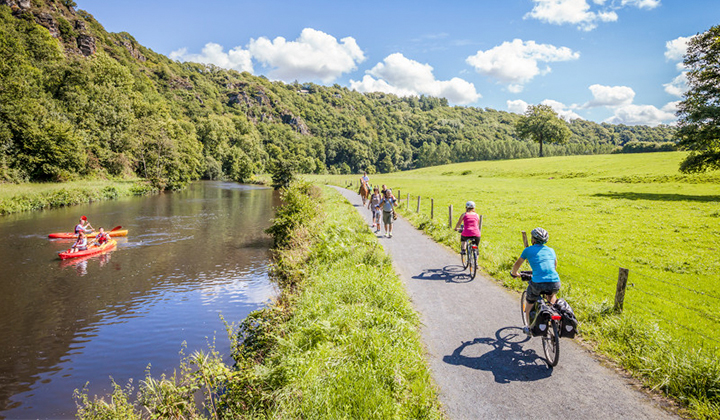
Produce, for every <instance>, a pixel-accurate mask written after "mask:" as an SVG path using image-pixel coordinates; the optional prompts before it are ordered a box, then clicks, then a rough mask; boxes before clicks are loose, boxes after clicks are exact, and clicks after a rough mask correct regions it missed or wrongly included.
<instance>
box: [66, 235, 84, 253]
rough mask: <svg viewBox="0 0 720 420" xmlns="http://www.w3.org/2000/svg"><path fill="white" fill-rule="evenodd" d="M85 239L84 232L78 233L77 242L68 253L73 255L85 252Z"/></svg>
mask: <svg viewBox="0 0 720 420" xmlns="http://www.w3.org/2000/svg"><path fill="white" fill-rule="evenodd" d="M87 244H88V243H87V237H86V236H85V232H83V231H80V233H78V238H77V241H75V243H74V244H73V246H72V247H71V248H70V253H71V254H74V253H76V252H78V251H85V250H86V249H87Z"/></svg>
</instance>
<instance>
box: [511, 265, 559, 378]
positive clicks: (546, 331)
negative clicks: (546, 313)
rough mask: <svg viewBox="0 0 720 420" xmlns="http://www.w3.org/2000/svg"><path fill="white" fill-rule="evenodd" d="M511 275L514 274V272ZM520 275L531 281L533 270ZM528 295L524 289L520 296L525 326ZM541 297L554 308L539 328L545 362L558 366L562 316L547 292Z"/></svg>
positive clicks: (536, 312) (536, 309) (536, 307)
mask: <svg viewBox="0 0 720 420" xmlns="http://www.w3.org/2000/svg"><path fill="white" fill-rule="evenodd" d="M510 275H512V273H511V274H510ZM518 277H520V279H522V281H525V282H529V281H530V280H532V271H521V272H520V276H518ZM526 295H527V290H524V291H523V292H522V295H521V296H520V315H521V316H522V320H523V327H527V326H528V323H527V320H526V319H525V308H526V305H527V300H525V296H526ZM541 299H543V300H544V301H545V303H546V304H547V306H548V307H550V308H551V310H552V315H551V316H550V318H549V319H548V321H547V323H546V324H545V325H544V328H543V325H539V326H538V328H539V329H540V330H541V331H543V334H542V335H541V337H542V344H543V352H544V353H545V362H546V363H547V364H548V366H550V367H553V366H556V365H557V364H558V362H559V361H560V318H562V317H561V316H560V315H559V314H558V313H557V312H555V310H554V309H552V308H553V304H552V303H551V302H550V301H549V300H548V295H547V293H542V294H541ZM539 302H540V301H539V300H538V301H536V302H535V308H534V309H533V310H534V311H535V318H536V319H537V317H538V315H540V313H539V312H540V311H539V309H540V303H539ZM532 313H533V312H532V311H531V312H530V315H531V316H532ZM536 319H535V320H536ZM535 320H533V321H535ZM533 323H534V322H533Z"/></svg>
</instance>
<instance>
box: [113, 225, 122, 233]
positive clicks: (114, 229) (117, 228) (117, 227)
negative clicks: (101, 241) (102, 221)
mask: <svg viewBox="0 0 720 420" xmlns="http://www.w3.org/2000/svg"><path fill="white" fill-rule="evenodd" d="M120 229H122V226H115V227H114V228H112V230H111V231H110V232H115V231H116V230H120Z"/></svg>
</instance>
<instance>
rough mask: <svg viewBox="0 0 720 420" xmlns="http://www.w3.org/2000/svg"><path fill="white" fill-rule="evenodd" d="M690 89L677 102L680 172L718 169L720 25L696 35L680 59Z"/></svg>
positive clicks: (719, 143) (719, 137)
mask: <svg viewBox="0 0 720 420" xmlns="http://www.w3.org/2000/svg"><path fill="white" fill-rule="evenodd" d="M683 63H684V64H685V67H686V68H687V69H689V71H688V72H687V74H686V76H687V81H688V86H689V87H690V89H689V90H688V91H687V92H686V93H685V95H684V97H685V99H684V100H683V101H682V102H680V105H679V106H678V112H677V115H678V117H679V118H680V119H679V121H678V130H677V132H676V137H678V138H679V139H680V142H679V144H678V145H679V146H680V148H682V149H685V150H689V151H690V154H689V155H688V156H687V157H686V158H685V160H684V161H683V162H682V163H681V164H680V171H681V172H686V173H687V172H702V171H705V170H707V169H720V25H718V26H713V27H712V28H710V29H709V30H708V31H707V32H705V33H702V34H698V35H695V36H694V37H692V39H691V40H690V42H689V43H688V50H687V54H686V55H685V59H684V60H683Z"/></svg>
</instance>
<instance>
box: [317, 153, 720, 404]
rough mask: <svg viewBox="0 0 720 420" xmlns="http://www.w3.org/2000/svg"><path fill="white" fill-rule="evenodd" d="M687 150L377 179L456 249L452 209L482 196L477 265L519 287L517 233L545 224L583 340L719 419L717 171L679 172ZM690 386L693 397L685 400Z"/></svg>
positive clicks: (462, 167)
mask: <svg viewBox="0 0 720 420" xmlns="http://www.w3.org/2000/svg"><path fill="white" fill-rule="evenodd" d="M683 157H684V154H683V153H680V152H671V153H652V154H615V155H595V156H568V157H551V158H538V159H523V160H510V161H492V162H488V161H484V162H470V163H461V164H453V165H446V166H440V167H430V168H423V169H419V170H414V171H408V172H402V173H393V174H378V175H374V176H371V183H372V184H373V185H375V184H387V185H388V186H389V187H391V188H392V189H393V191H394V192H395V194H396V195H398V191H399V196H400V197H399V198H401V200H402V207H404V209H403V210H402V212H403V214H404V215H405V216H406V217H408V218H409V219H410V221H411V222H412V223H413V224H415V225H416V226H418V227H420V228H423V229H424V230H425V231H426V232H427V233H428V234H430V235H431V236H433V237H434V238H435V239H436V240H438V241H440V242H443V243H446V244H448V245H450V246H453V247H456V246H457V244H458V242H459V235H458V234H457V233H455V232H453V231H451V230H450V229H448V228H447V225H448V206H450V205H452V206H453V209H454V214H453V222H452V223H453V226H454V224H455V222H456V221H457V218H458V217H459V216H460V214H461V213H462V212H463V211H464V203H465V202H466V201H467V200H473V201H475V203H476V204H477V209H478V212H479V213H480V214H482V215H483V238H482V242H481V250H480V251H481V255H480V258H481V262H480V265H481V266H482V267H483V268H484V269H485V270H486V271H487V272H488V273H489V274H490V275H492V276H493V277H495V278H496V279H498V280H499V281H501V282H503V283H504V284H505V285H506V286H508V287H511V288H515V289H520V288H521V287H523V285H522V284H521V282H520V281H518V280H515V279H512V278H511V277H510V276H509V274H508V273H509V271H510V268H511V266H512V263H513V262H514V261H515V259H517V257H518V256H519V254H520V252H521V251H522V248H523V242H522V236H521V231H526V232H528V234H529V232H530V230H532V229H533V228H535V227H538V226H541V227H543V228H545V229H547V230H548V231H549V232H550V242H549V243H548V245H549V246H551V247H553V248H555V250H556V251H557V254H558V272H559V273H560V277H561V279H562V283H563V286H562V287H563V289H562V291H561V295H563V296H564V297H565V298H566V299H567V300H568V301H569V302H571V304H572V305H573V307H574V308H575V309H576V311H577V312H578V313H579V318H580V319H581V321H583V325H582V328H581V331H584V332H585V333H586V334H584V336H585V337H586V338H589V339H591V340H592V341H594V342H595V343H596V348H598V349H599V350H601V351H603V352H605V353H606V354H609V355H611V356H612V357H614V358H615V359H616V360H618V361H619V362H620V363H621V364H622V365H623V366H625V367H626V368H628V369H630V370H631V371H633V372H636V373H640V375H641V376H642V377H644V378H646V380H647V378H648V377H651V380H647V381H646V383H649V384H650V385H651V386H653V387H659V388H662V389H663V390H665V391H666V392H668V393H669V394H670V395H675V396H676V397H678V396H679V398H680V399H681V400H683V401H684V402H685V403H687V404H688V405H689V406H691V410H692V411H693V412H694V413H695V414H693V415H694V416H698V417H704V415H703V414H702V412H703V411H704V410H706V409H708V408H707V407H708V405H707V404H706V403H707V402H708V401H709V407H711V408H709V409H708V410H710V412H711V413H713V414H711V417H712V416H713V415H717V414H718V413H719V412H718V411H717V409H718V408H719V407H720V406H719V405H716V404H718V401H720V392H718V390H717V386H718V385H720V367H719V364H718V362H717V360H718V359H717V355H718V353H720V351H718V349H719V348H720V332H719V329H718V327H717V325H718V321H720V257H719V256H718V254H719V251H720V172H710V173H706V174H699V175H684V174H680V173H679V172H678V170H677V168H678V166H679V163H680V161H681V160H682V159H683ZM358 178H359V176H352V177H351V176H313V177H310V179H312V180H314V181H316V182H320V183H324V182H327V183H333V184H337V185H343V186H347V185H348V184H349V183H350V182H353V181H354V182H355V185H354V186H353V187H351V188H356V186H357V180H358ZM408 194H410V202H409V206H408V205H407V204H406V199H407V195H408ZM418 196H420V197H421V205H420V214H415V212H416V210H417V197H418ZM430 199H433V201H434V206H433V207H434V219H433V220H430V210H431V209H430ZM620 267H623V268H626V269H629V280H628V288H627V293H626V296H625V302H624V313H623V316H622V317H619V318H618V317H614V316H610V315H611V314H612V312H613V311H612V308H613V302H614V298H615V290H616V285H617V280H618V272H619V269H620ZM641 324H642V325H641ZM648 343H649V344H648ZM668 349H670V350H668ZM685 356H687V357H685ZM660 359H662V360H660ZM690 359H692V360H690ZM678 372H687V375H688V378H684V379H681V381H685V382H687V383H685V382H683V383H682V384H677V385H674V384H669V383H670V382H672V381H673V380H674V378H676V377H678V376H681V374H680V373H678ZM691 372H695V373H691ZM716 373H717V375H716ZM698 376H704V379H699V378H698ZM707 377H710V379H707ZM679 380H680V379H679ZM699 381H704V382H703V384H698V383H697V382H699ZM674 386H677V387H681V388H684V387H689V388H688V389H683V390H673V389H670V388H673V387H674ZM701 389H705V390H709V392H707V393H706V392H705V391H702V390H701ZM693 392H697V393H698V394H697V395H696V396H690V397H688V395H689V394H693ZM694 398H697V399H698V400H699V401H700V402H699V403H698V402H697V400H695V399H694ZM698 404H699V406H701V408H698ZM713 407H714V408H713ZM699 412H700V413H701V414H698V413H699Z"/></svg>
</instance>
